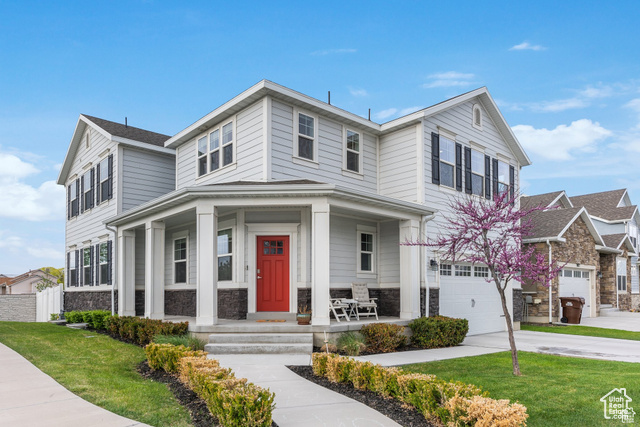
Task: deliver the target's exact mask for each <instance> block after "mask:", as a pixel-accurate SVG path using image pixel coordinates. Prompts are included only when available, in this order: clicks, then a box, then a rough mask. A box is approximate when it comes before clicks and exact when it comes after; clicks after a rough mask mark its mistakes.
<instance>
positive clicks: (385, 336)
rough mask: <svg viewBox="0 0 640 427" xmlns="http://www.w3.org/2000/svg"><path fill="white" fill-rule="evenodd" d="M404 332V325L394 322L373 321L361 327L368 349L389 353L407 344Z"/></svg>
mask: <svg viewBox="0 0 640 427" xmlns="http://www.w3.org/2000/svg"><path fill="white" fill-rule="evenodd" d="M403 332H404V326H400V325H396V324H394V323H371V324H369V325H365V326H363V327H362V329H360V333H361V334H362V335H363V336H364V339H365V343H366V344H367V348H368V350H369V351H371V352H374V353H389V352H391V351H394V350H396V349H397V348H398V347H401V346H403V345H405V343H406V342H407V337H406V336H404V335H403Z"/></svg>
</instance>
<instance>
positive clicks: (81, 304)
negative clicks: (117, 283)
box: [64, 291, 144, 312]
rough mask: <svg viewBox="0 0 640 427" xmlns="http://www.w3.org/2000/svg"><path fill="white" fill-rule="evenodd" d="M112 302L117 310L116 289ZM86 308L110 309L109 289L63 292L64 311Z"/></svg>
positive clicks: (84, 309) (83, 309)
mask: <svg viewBox="0 0 640 427" xmlns="http://www.w3.org/2000/svg"><path fill="white" fill-rule="evenodd" d="M114 302H115V310H116V312H118V291H115V292H114ZM86 310H108V311H111V291H77V292H70V291H67V292H65V293H64V311H86ZM143 310H144V299H143Z"/></svg>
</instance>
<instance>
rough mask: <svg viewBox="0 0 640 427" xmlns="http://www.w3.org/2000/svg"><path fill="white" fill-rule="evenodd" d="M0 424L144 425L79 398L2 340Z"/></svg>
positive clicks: (65, 426) (24, 426) (26, 426)
mask: <svg viewBox="0 0 640 427" xmlns="http://www.w3.org/2000/svg"><path fill="white" fill-rule="evenodd" d="M0 424H1V425H3V426H5V425H6V426H21V427H31V426H33V427H36V426H44V425H46V426H47V427H75V426H78V427H85V426H95V427H100V426H104V427H126V426H146V424H143V423H139V422H137V421H133V420H130V419H128V418H124V417H121V416H120V415H116V414H114V413H111V412H109V411H107V410H106V409H102V408H100V407H98V406H96V405H94V404H92V403H89V402H87V401H86V400H83V399H81V398H79V397H78V396H76V395H75V394H73V393H71V392H70V391H69V390H67V389H66V388H64V387H62V386H61V385H60V384H58V383H57V382H56V381H54V380H53V378H51V377H50V376H48V375H47V374H45V373H44V372H42V371H41V370H39V369H38V368H36V367H35V366H33V365H32V364H31V363H30V362H29V361H28V360H27V359H25V358H24V357H22V356H20V355H19V354H18V353H16V352H15V351H13V350H12V349H10V348H9V347H7V346H5V345H4V344H2V343H0Z"/></svg>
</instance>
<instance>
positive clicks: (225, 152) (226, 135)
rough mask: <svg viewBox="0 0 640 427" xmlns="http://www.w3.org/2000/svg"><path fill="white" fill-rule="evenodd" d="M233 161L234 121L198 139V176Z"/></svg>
mask: <svg viewBox="0 0 640 427" xmlns="http://www.w3.org/2000/svg"><path fill="white" fill-rule="evenodd" d="M231 163H233V122H229V123H227V124H225V125H224V126H222V127H219V128H217V129H214V130H213V131H211V132H209V134H208V135H205V136H203V137H202V138H199V139H198V176H202V175H205V174H207V173H209V172H213V171H216V170H218V169H220V168H223V167H225V166H227V165H230V164H231Z"/></svg>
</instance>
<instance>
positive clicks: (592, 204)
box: [570, 188, 637, 221]
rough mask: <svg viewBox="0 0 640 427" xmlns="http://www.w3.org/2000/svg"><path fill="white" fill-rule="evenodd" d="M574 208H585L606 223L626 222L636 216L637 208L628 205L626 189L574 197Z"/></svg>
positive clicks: (572, 198)
mask: <svg viewBox="0 0 640 427" xmlns="http://www.w3.org/2000/svg"><path fill="white" fill-rule="evenodd" d="M570 199H571V202H572V203H573V204H574V206H584V207H586V208H587V210H588V211H589V213H590V214H591V215H592V216H594V217H597V218H601V219H604V220H605V221H625V220H629V219H631V218H633V217H634V216H635V215H636V209H637V207H636V206H635V205H628V204H627V202H630V199H629V197H628V194H627V190H626V189H624V188H623V189H620V190H612V191H603V192H600V193H592V194H584V195H581V196H572V197H571V198H570Z"/></svg>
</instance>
